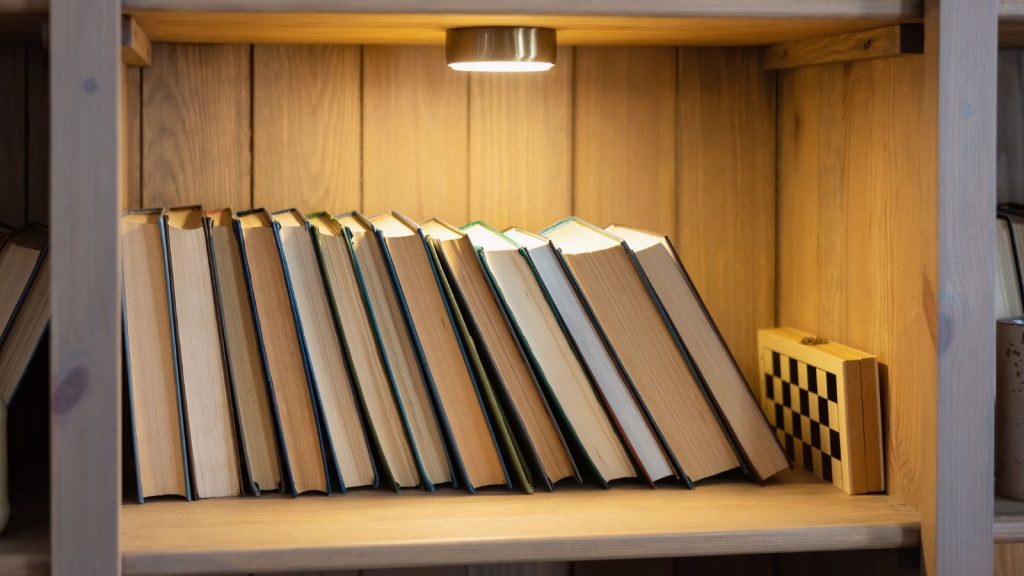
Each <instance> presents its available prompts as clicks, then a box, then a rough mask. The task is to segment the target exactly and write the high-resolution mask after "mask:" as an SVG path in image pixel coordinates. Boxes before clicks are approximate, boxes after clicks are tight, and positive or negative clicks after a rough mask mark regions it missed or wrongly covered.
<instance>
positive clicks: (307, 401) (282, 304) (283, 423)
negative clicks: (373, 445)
mask: <svg viewBox="0 0 1024 576" xmlns="http://www.w3.org/2000/svg"><path fill="white" fill-rule="evenodd" d="M238 226H239V227H240V234H239V237H240V239H241V243H240V248H241V256H242V263H243V269H244V270H245V276H246V284H247V286H248V289H249V292H250V294H251V296H252V299H251V300H252V305H253V320H254V325H255V327H256V334H257V337H258V339H259V341H260V344H261V348H260V354H261V360H262V362H263V369H264V372H265V373H266V374H267V380H268V382H269V390H270V405H271V408H272V410H273V413H274V416H275V419H276V420H277V426H278V431H279V434H278V443H279V446H280V448H281V461H282V469H283V470H284V485H285V487H286V488H287V489H288V490H289V491H290V492H291V493H292V494H301V493H303V492H309V491H319V492H325V493H329V492H330V484H329V478H328V473H327V453H326V451H325V449H324V446H323V442H322V440H321V436H320V423H319V418H318V416H317V405H316V397H315V396H314V391H313V388H312V382H311V376H310V374H309V368H308V366H307V364H306V357H305V354H304V352H303V349H302V343H301V340H300V337H299V333H300V328H299V325H298V319H297V317H296V316H297V312H296V309H295V304H294V300H293V296H292V288H291V286H290V285H289V283H288V276H287V274H286V272H285V261H284V251H283V248H282V247H281V242H280V238H279V236H278V229H279V227H280V225H279V224H277V223H276V222H274V221H273V220H271V218H270V216H269V215H268V214H267V213H266V211H264V210H251V211H247V212H240V213H239V214H238Z"/></svg>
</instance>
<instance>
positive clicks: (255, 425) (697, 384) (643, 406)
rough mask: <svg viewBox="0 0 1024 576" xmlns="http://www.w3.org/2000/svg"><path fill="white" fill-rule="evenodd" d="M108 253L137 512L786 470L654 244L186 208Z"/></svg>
mask: <svg viewBox="0 0 1024 576" xmlns="http://www.w3.org/2000/svg"><path fill="white" fill-rule="evenodd" d="M121 231H122V266H123V281H124V282H123V286H124V330H125V334H124V341H125V354H124V357H125V370H126V375H127V377H126V382H127V390H128V393H127V394H126V397H127V402H128V404H129V407H128V412H129V413H130V416H131V422H132V426H131V438H130V440H131V441H132V442H133V443H134V454H135V463H134V464H135V465H134V466H133V467H130V468H131V469H134V471H135V474H136V485H137V488H138V495H139V499H140V501H141V500H142V499H144V498H147V497H151V496H159V495H179V496H184V497H186V498H205V497H214V496H229V495H240V494H242V493H244V492H249V493H252V494H257V495H258V494H260V493H261V491H266V490H276V489H280V490H283V491H286V492H290V493H292V494H299V493H303V492H307V491H315V492H324V493H330V492H331V491H332V490H335V491H337V490H340V491H342V492H344V491H345V490H347V489H348V488H352V487H357V486H377V485H379V484H381V483H383V484H386V485H389V486H391V487H393V488H395V489H398V488H406V487H416V486H419V487H422V488H424V489H427V490H433V489H434V487H435V486H437V485H441V484H451V485H453V486H462V487H465V488H466V489H468V490H469V491H470V492H473V491H475V490H476V489H477V488H479V487H483V486H495V485H498V486H508V487H510V488H519V489H521V490H524V491H526V492H532V491H533V489H534V487H543V488H546V489H549V490H550V489H552V488H553V486H554V485H555V484H556V483H557V482H560V481H570V482H581V481H583V479H584V477H586V478H589V479H592V480H594V481H595V482H597V483H598V484H600V485H602V486H605V487H607V486H608V483H609V482H611V481H613V480H618V479H628V478H639V479H641V480H643V481H646V482H648V483H650V484H652V485H653V484H654V483H655V482H657V481H660V480H671V479H677V480H681V481H682V482H683V483H684V484H685V485H689V486H692V482H695V481H698V480H701V479H704V478H707V477H710V476H714V475H717V474H720V473H723V472H725V471H728V470H732V469H736V468H742V469H745V470H747V471H749V472H750V473H751V474H753V475H754V476H755V477H756V478H759V479H764V478H767V477H769V476H771V475H773V474H775V473H776V472H778V471H779V470H781V469H783V468H786V467H787V466H788V463H787V461H786V458H785V456H784V454H783V452H782V450H781V448H780V446H779V444H778V442H777V441H776V439H775V435H774V434H773V432H772V430H771V428H770V427H769V426H768V424H767V422H766V420H765V418H764V416H763V415H762V413H761V411H760V409H759V406H758V403H757V401H756V400H755V398H754V397H753V395H752V394H751V392H750V390H749V389H748V387H747V385H746V383H745V382H744V380H743V377H742V375H741V373H740V371H739V369H738V368H737V365H736V363H735V361H734V359H733V358H732V356H731V355H730V353H729V350H728V348H727V347H726V346H725V343H724V341H723V340H722V338H721V336H720V334H719V333H718V331H717V329H716V328H715V325H714V323H713V321H712V319H711V317H710V315H709V314H708V311H707V309H706V308H705V307H704V305H703V304H702V302H701V300H700V297H699V296H698V294H697V292H696V290H695V288H694V286H693V284H692V282H691V281H690V279H689V277H688V276H687V275H686V272H685V270H684V269H683V267H682V265H681V263H680V262H679V259H678V258H677V256H676V254H675V252H674V251H673V249H672V247H671V245H670V244H669V242H668V241H667V239H666V238H664V237H663V236H659V235H655V234H650V233H647V232H643V231H640V230H635V229H631V228H623V227H618V226H614V227H609V228H608V229H607V230H602V229H600V228H597V227H595V226H592V225H590V224H588V223H586V222H584V221H581V220H578V219H575V218H570V219H567V220H565V221H562V222H559V223H557V224H555V225H553V226H551V227H550V228H548V229H547V230H545V231H544V232H543V234H542V235H537V234H533V233H530V232H527V231H525V230H521V229H516V228H512V229H509V230H506V231H505V232H504V233H501V232H498V231H497V230H495V229H493V228H491V227H489V226H487V225H486V224H484V223H480V222H475V223H472V224H468V225H466V226H464V227H462V228H461V229H459V228H455V227H453V226H450V225H448V224H446V223H444V222H441V221H438V220H431V221H429V222H425V223H423V224H417V223H415V222H413V221H411V220H410V219H408V218H406V217H404V216H403V215H401V214H398V213H388V214H384V215H381V216H378V217H375V218H373V219H367V218H365V217H363V216H362V215H360V214H358V213H347V214H344V215H340V216H337V217H331V216H330V215H328V214H325V213H318V214H312V215H310V216H308V217H303V216H302V215H301V214H299V213H298V212H296V211H294V210H289V211H283V212H278V213H274V214H268V213H267V212H266V211H263V210H253V211H246V212H240V213H238V214H233V213H232V212H231V211H230V210H218V211H211V212H203V211H202V210H201V209H200V208H198V207H188V208H181V209H170V210H164V209H156V210H142V211H133V212H129V213H126V214H125V215H124V216H123V218H122V224H121Z"/></svg>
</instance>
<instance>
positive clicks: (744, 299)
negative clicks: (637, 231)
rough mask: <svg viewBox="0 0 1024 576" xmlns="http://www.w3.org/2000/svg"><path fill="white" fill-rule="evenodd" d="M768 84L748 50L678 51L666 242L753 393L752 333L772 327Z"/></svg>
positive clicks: (771, 86)
mask: <svg viewBox="0 0 1024 576" xmlns="http://www.w3.org/2000/svg"><path fill="white" fill-rule="evenodd" d="M775 78H776V76H775V74H773V73H771V72H763V71H762V70H761V69H760V65H759V62H758V51H757V50H755V49H748V48H681V49H680V50H679V92H678V101H677V107H678V110H679V144H678V156H677V165H678V167H679V168H678V170H679V180H678V184H677V188H676V189H677V191H678V200H677V203H678V204H677V209H676V215H677V216H676V222H677V224H676V228H677V232H676V234H675V235H674V236H673V237H672V240H673V243H674V244H675V248H676V250H678V251H679V257H680V259H681V260H682V261H683V264H684V265H685V266H686V269H687V272H689V274H690V277H691V279H692V280H693V283H694V285H695V286H696V288H697V291H698V292H699V293H700V295H701V297H702V298H703V300H704V304H705V305H706V306H707V308H708V311H709V312H710V313H711V317H712V318H714V319H715V323H716V324H717V325H718V329H719V331H720V332H721V333H722V337H723V338H724V339H725V341H726V343H727V344H728V345H729V348H730V350H731V351H732V353H733V355H734V356H735V357H736V361H737V363H738V364H739V365H740V369H741V370H742V371H743V375H744V376H745V377H746V381H747V383H748V384H749V385H750V386H751V388H752V389H753V390H755V391H756V390H757V389H758V388H757V386H758V382H759V380H758V378H757V338H756V334H757V329H758V328H764V327H768V326H772V325H773V324H774V323H775V284H776V282H775V115H776V102H775V98H776V96H775V93H776V89H775ZM740 166H742V169H739V168H738V167H740ZM740 207H741V208H740Z"/></svg>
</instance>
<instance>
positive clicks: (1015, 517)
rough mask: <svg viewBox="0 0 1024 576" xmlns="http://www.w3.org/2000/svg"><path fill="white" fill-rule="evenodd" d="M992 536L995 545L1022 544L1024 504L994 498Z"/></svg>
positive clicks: (1023, 540)
mask: <svg viewBox="0 0 1024 576" xmlns="http://www.w3.org/2000/svg"><path fill="white" fill-rule="evenodd" d="M992 536H993V538H995V541H996V543H997V544H1003V543H1009V542H1024V502H1017V501H1015V500H1007V499H1005V498H1000V497H998V496H996V502H995V522H994V523H993V526H992Z"/></svg>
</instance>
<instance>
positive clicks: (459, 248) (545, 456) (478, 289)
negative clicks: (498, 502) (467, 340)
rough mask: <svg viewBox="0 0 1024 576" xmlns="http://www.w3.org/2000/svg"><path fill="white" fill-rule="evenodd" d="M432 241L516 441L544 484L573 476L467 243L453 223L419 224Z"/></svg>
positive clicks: (572, 467)
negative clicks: (502, 404) (515, 435)
mask: <svg viewBox="0 0 1024 576" xmlns="http://www.w3.org/2000/svg"><path fill="white" fill-rule="evenodd" d="M422 228H423V232H424V233H425V234H426V235H427V237H428V238H429V239H430V240H431V241H432V242H434V243H435V246H436V247H437V252H438V256H439V257H440V259H441V262H442V263H443V265H444V268H445V273H446V276H447V277H448V279H449V281H450V282H451V283H452V284H453V286H454V289H455V292H456V294H457V295H458V297H459V301H460V302H461V306H460V309H461V311H462V313H463V315H464V316H465V317H466V318H467V320H468V324H469V326H471V327H472V332H473V333H474V334H475V336H474V340H476V341H477V342H478V344H477V349H478V351H479V352H480V353H481V356H482V357H483V358H485V359H486V361H487V364H488V365H489V366H490V367H491V369H492V371H493V372H492V373H493V374H494V378H493V379H492V381H493V382H495V383H496V384H497V386H496V388H497V390H499V391H500V392H501V393H502V394H501V395H502V396H503V397H504V400H505V413H506V414H507V415H508V416H509V420H510V421H511V422H512V423H513V425H514V426H515V428H518V431H519V434H518V435H519V445H520V448H521V449H523V451H524V452H525V455H526V456H527V458H529V459H531V460H532V461H533V462H534V466H535V467H536V468H538V469H539V471H540V472H541V475H542V477H543V478H544V479H545V481H546V482H548V484H549V485H548V487H549V489H550V484H554V483H555V482H558V481H559V480H562V479H565V478H570V477H578V474H577V472H576V467H575V465H574V463H573V460H572V456H571V455H570V454H569V449H568V448H567V447H566V445H565V441H564V440H563V438H562V435H561V433H560V432H559V430H558V427H557V425H556V424H555V420H554V417H553V416H552V414H551V410H550V408H549V407H548V404H547V402H546V400H545V398H544V394H543V392H542V391H541V388H540V384H539V383H538V382H537V379H536V377H535V376H534V374H533V371H532V370H531V368H530V365H529V363H528V362H527V360H526V358H525V356H524V354H523V351H522V349H521V348H520V346H519V343H518V342H517V340H516V336H515V334H514V333H513V331H512V326H511V325H510V324H509V321H508V318H506V317H505V313H504V311H503V310H502V308H501V305H500V304H499V303H498V300H497V298H496V296H495V293H494V290H492V288H491V285H490V283H489V282H488V279H487V276H486V274H485V272H484V269H483V267H482V266H481V265H480V260H479V258H478V257H477V254H476V251H475V250H474V249H473V243H472V242H470V240H469V238H468V237H467V236H466V235H465V234H464V233H463V232H462V231H460V230H459V229H458V228H454V227H452V226H450V225H448V224H446V223H444V222H441V221H439V220H430V221H428V222H425V223H424V224H422Z"/></svg>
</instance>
